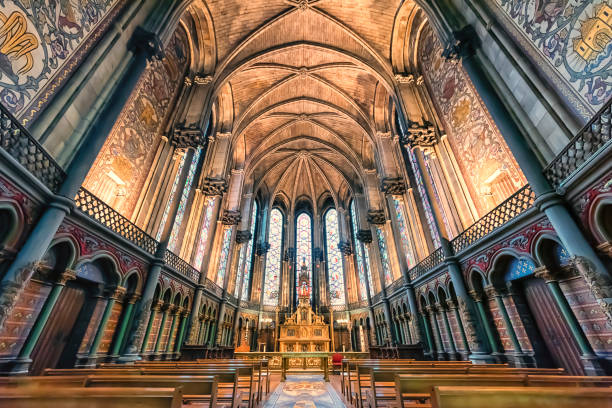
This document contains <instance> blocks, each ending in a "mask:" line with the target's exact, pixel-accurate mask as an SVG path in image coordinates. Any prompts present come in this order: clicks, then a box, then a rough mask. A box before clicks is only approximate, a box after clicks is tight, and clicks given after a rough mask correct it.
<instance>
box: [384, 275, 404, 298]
mask: <svg viewBox="0 0 612 408" xmlns="http://www.w3.org/2000/svg"><path fill="white" fill-rule="evenodd" d="M405 283H406V279H404V277H403V276H401V277H400V278H399V279H397V280H395V281H393V283H392V284H390V285H389V286H387V296H391V295H392V294H394V293H395V292H397V291H398V290H399V289H400V288H401V287H403V286H404V284H405Z"/></svg>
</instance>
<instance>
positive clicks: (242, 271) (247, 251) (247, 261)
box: [234, 201, 257, 299]
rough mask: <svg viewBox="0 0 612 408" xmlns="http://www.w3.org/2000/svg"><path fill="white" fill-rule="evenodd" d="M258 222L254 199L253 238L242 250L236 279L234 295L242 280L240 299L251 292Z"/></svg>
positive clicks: (236, 294)
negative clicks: (254, 243)
mask: <svg viewBox="0 0 612 408" xmlns="http://www.w3.org/2000/svg"><path fill="white" fill-rule="evenodd" d="M256 222H257V201H253V211H251V228H250V232H251V239H250V240H249V242H248V243H247V244H246V245H243V246H242V249H241V250H240V261H239V263H238V279H237V280H236V290H235V292H234V296H236V297H238V293H239V292H238V291H239V290H240V282H241V281H242V295H241V296H240V299H246V298H247V297H248V294H249V280H250V278H251V265H252V264H253V241H255V224H256Z"/></svg>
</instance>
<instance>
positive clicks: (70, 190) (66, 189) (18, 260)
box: [0, 28, 160, 330]
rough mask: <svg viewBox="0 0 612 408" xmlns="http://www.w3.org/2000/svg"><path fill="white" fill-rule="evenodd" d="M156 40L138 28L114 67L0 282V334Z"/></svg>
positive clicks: (153, 50) (154, 52)
mask: <svg viewBox="0 0 612 408" xmlns="http://www.w3.org/2000/svg"><path fill="white" fill-rule="evenodd" d="M159 43H160V42H159V38H158V37H157V35H156V34H155V33H152V32H149V31H146V30H144V29H142V28H138V29H137V30H136V31H135V32H134V35H133V38H132V41H131V43H130V44H131V53H130V56H129V57H128V58H127V59H126V60H125V61H123V62H122V64H121V66H120V67H118V69H119V71H120V72H121V78H120V79H119V81H118V83H117V85H116V86H115V88H114V90H113V92H112V93H111V95H110V96H109V98H108V100H109V101H112V103H107V104H106V105H105V106H104V108H103V109H102V110H101V112H100V113H99V114H98V116H97V120H96V122H95V123H93V124H92V125H91V126H90V128H89V129H88V131H87V134H86V136H85V138H84V140H83V143H82V144H81V146H80V147H79V149H78V150H77V152H76V154H75V155H74V158H73V160H72V162H71V163H70V165H69V166H68V169H67V170H66V178H65V179H64V181H63V183H62V185H61V187H60V189H59V191H58V193H57V195H56V196H55V197H53V198H52V199H51V202H50V203H49V205H48V207H47V208H46V209H45V210H44V211H43V214H42V215H41V216H40V218H39V220H38V222H37V223H36V225H35V226H34V228H33V229H32V231H31V232H30V235H29V236H28V238H27V240H26V241H25V243H24V244H23V246H22V247H21V250H20V251H19V253H18V254H17V256H16V257H15V260H14V261H13V262H12V263H11V265H10V266H9V268H8V269H7V271H6V272H5V274H4V276H3V278H2V280H1V281H0V304H2V305H3V307H2V308H1V309H0V330H1V329H2V328H3V327H4V324H5V322H6V319H7V317H8V316H9V315H10V314H11V313H12V311H13V308H14V307H15V303H16V302H17V299H18V298H19V297H20V296H21V293H22V291H23V289H24V287H25V286H26V284H27V282H28V281H29V280H30V278H31V277H32V275H33V274H34V272H35V265H36V264H37V263H38V262H39V261H40V259H42V257H43V256H44V254H45V252H46V251H47V248H48V247H49V245H50V244H51V241H52V240H53V237H54V236H55V233H56V231H57V229H58V228H59V226H60V225H61V223H62V222H63V221H64V217H65V216H66V215H67V214H68V213H69V212H70V211H71V209H72V207H73V206H74V197H75V196H76V194H77V192H78V191H79V189H80V187H81V184H82V183H83V181H84V180H85V177H86V176H87V173H88V172H89V170H90V169H91V166H92V165H93V163H94V161H95V160H96V157H97V156H98V153H99V152H100V150H101V149H102V146H103V145H104V142H105V141H106V138H107V137H108V135H109V134H110V131H111V129H112V127H113V125H114V124H115V122H116V120H117V118H118V117H119V114H120V113H121V110H122V109H123V107H124V106H125V104H126V103H127V100H128V98H129V96H130V94H131V92H132V90H133V89H134V88H135V86H136V84H137V83H138V79H139V78H140V76H141V75H142V73H143V72H144V70H145V68H146V65H147V60H148V59H151V58H153V56H156V55H159V53H160V47H159Z"/></svg>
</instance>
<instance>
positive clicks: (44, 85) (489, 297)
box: [0, 0, 612, 407]
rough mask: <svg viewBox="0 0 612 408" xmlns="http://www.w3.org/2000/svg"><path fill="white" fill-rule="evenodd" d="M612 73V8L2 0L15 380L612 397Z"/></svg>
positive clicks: (2, 241) (1, 93) (2, 266)
mask: <svg viewBox="0 0 612 408" xmlns="http://www.w3.org/2000/svg"><path fill="white" fill-rule="evenodd" d="M611 78H612V3H610V2H609V0H576V1H568V0H536V1H528V0H250V1H244V0H159V1H154V0H129V1H128V0H80V1H76V0H62V1H53V2H40V1H26V0H4V1H0V109H1V112H0V116H1V121H0V279H1V281H0V305H1V308H0V373H2V375H6V376H17V375H30V376H33V375H40V374H41V373H43V372H45V370H46V369H74V368H77V369H96V367H100V365H101V364H102V365H104V364H110V365H115V364H117V365H118V364H132V363H134V362H135V361H136V362H138V361H179V360H183V359H184V358H185V356H186V355H187V354H189V353H196V354H197V353H204V354H202V355H211V356H212V355H216V356H225V355H226V354H224V353H226V352H227V353H230V354H231V355H232V356H235V357H236V358H244V359H249V358H262V357H265V358H266V359H268V360H266V361H269V363H270V367H271V368H273V369H274V368H279V367H284V366H283V364H284V362H283V361H284V360H283V357H282V353H284V352H305V353H323V352H325V353H327V352H329V353H330V354H331V353H344V354H345V355H346V356H353V357H355V358H362V357H364V356H367V357H368V358H381V359H383V358H386V357H388V356H390V355H394V354H393V353H399V354H401V352H402V350H418V352H419V353H421V355H420V356H421V357H420V358H421V359H425V360H428V361H438V362H443V361H444V362H450V361H454V362H471V363H472V364H474V365H476V364H485V365H486V364H500V365H505V366H507V367H512V368H534V369H535V368H547V369H563V370H564V371H565V372H566V373H567V374H569V375H573V376H605V375H606V374H607V375H612V165H611V163H612V141H611V139H612V127H611V123H610V122H611V119H612V105H611V96H612V80H611ZM288 338H289V340H287V339H288ZM313 339H314V340H313ZM207 353H210V354H207ZM215 353H217V354H215ZM399 354H396V356H397V355H399ZM351 358H352V357H351ZM288 364H289V365H291V364H293V365H294V366H295V367H304V368H307V366H308V367H310V366H312V368H316V367H318V368H321V367H322V365H326V364H325V363H323V362H320V361H319V360H317V359H316V358H315V359H314V360H313V359H310V360H309V359H303V360H299V361H293V360H290V361H289V362H288ZM449 364H450V363H449ZM283 369H284V368H283ZM326 372H327V371H326ZM283 373H284V371H283ZM0 383H3V382H2V381H0ZM2 387H3V386H2V385H1V384H0V388H2ZM2 404H3V403H2V398H0V406H4V405H2ZM7 406H9V405H7ZM296 406H297V405H296ZM590 406H593V405H590ZM500 407H501V406H500Z"/></svg>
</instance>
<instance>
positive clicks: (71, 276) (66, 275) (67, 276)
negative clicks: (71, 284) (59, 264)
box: [56, 269, 77, 286]
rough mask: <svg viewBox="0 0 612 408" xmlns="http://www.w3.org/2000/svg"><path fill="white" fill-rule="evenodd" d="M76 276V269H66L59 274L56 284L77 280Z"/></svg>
mask: <svg viewBox="0 0 612 408" xmlns="http://www.w3.org/2000/svg"><path fill="white" fill-rule="evenodd" d="M76 277H77V276H76V272H75V271H73V270H72V269H66V270H65V271H64V272H62V273H61V274H60V275H59V277H58V278H57V282H56V284H57V285H62V286H64V285H66V283H67V282H68V281H71V280H75V279H76Z"/></svg>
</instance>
